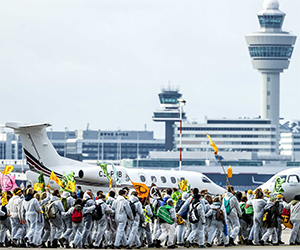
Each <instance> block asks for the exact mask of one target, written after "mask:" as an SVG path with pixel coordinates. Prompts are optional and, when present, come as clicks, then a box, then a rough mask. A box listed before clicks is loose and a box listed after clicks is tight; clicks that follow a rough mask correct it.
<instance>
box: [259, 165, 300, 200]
mask: <svg viewBox="0 0 300 250" xmlns="http://www.w3.org/2000/svg"><path fill="white" fill-rule="evenodd" d="M277 177H280V178H282V179H284V183H282V188H283V190H284V192H283V193H282V195H284V197H285V198H286V200H287V201H291V200H292V199H293V198H294V196H295V195H296V194H300V168H290V169H286V170H283V171H280V172H278V173H277V174H275V175H274V176H272V177H271V178H270V179H269V180H268V181H267V182H266V183H264V184H262V185H261V186H260V188H261V189H262V190H264V189H268V190H269V191H271V192H272V193H274V186H275V180H276V178H277Z"/></svg>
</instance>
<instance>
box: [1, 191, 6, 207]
mask: <svg viewBox="0 0 300 250" xmlns="http://www.w3.org/2000/svg"><path fill="white" fill-rule="evenodd" d="M1 203H2V206H5V205H6V204H7V192H4V193H3V194H2V197H1Z"/></svg>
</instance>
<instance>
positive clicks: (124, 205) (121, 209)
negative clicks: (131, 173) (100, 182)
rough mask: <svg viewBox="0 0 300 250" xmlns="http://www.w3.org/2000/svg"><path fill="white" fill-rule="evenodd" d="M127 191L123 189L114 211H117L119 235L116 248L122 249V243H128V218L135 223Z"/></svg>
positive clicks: (117, 235)
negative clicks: (126, 197)
mask: <svg viewBox="0 0 300 250" xmlns="http://www.w3.org/2000/svg"><path fill="white" fill-rule="evenodd" d="M125 195H126V191H125V190H123V189H121V190H120V191H119V196H118V198H117V199H116V200H115V201H114V203H113V205H112V209H113V210H114V211H115V221H116V223H117V234H116V239H115V244H114V246H115V248H117V249H120V248H121V247H120V242H121V240H122V242H123V244H126V243H127V239H126V235H125V227H126V222H127V217H128V218H129V219H130V220H131V221H133V219H134V218H133V214H132V211H131V208H130V205H129V202H128V201H127V200H126V199H125Z"/></svg>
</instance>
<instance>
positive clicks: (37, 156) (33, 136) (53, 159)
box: [5, 122, 63, 172]
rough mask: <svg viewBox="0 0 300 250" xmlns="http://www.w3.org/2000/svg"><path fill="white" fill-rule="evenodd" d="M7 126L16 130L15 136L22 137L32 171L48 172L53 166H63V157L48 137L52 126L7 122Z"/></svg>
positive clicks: (47, 124)
mask: <svg viewBox="0 0 300 250" xmlns="http://www.w3.org/2000/svg"><path fill="white" fill-rule="evenodd" d="M5 126H6V127H8V128H12V129H14V132H15V134H19V135H20V138H21V141H22V145H23V149H24V152H25V155H26V159H27V163H28V164H29V166H30V168H31V169H32V170H33V169H34V170H35V171H45V172H48V171H50V170H49V168H51V167H53V166H59V165H63V160H62V157H61V156H60V155H59V154H58V153H57V152H56V150H55V148H54V147H53V145H52V143H51V142H50V140H49V139H48V137H47V133H46V128H47V127H49V126H51V124H49V123H40V124H24V123H17V122H6V123H5ZM45 166H47V168H45Z"/></svg>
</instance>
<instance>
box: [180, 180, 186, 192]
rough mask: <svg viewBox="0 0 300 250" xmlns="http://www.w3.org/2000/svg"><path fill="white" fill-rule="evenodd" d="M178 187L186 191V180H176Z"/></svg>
mask: <svg viewBox="0 0 300 250" xmlns="http://www.w3.org/2000/svg"><path fill="white" fill-rule="evenodd" d="M178 185H179V188H180V190H181V191H186V189H187V180H182V181H180V182H178Z"/></svg>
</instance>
